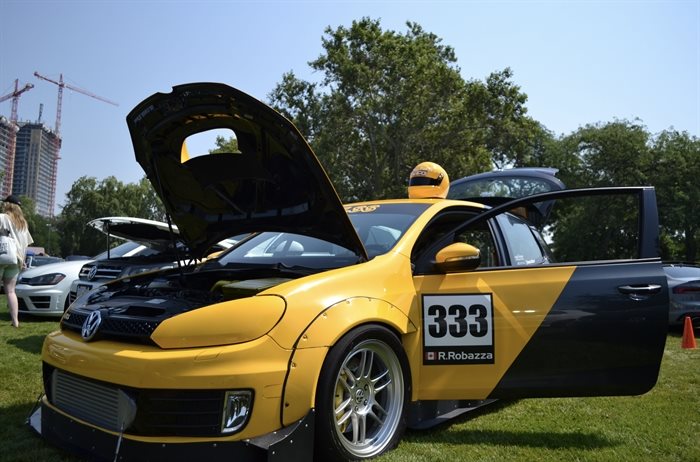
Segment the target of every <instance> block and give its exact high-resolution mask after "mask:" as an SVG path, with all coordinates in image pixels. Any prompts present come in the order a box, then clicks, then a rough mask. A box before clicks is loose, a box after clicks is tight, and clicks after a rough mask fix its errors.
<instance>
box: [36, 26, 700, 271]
mask: <svg viewBox="0 0 700 462" xmlns="http://www.w3.org/2000/svg"><path fill="white" fill-rule="evenodd" d="M321 45H322V48H323V51H322V53H321V54H320V55H319V56H318V57H317V58H316V59H314V60H312V61H310V62H309V63H308V65H309V67H310V69H311V70H312V71H314V72H315V73H316V74H317V75H319V76H320V78H319V79H318V80H317V81H306V80H303V79H300V78H298V77H297V76H296V75H295V74H294V73H293V72H291V71H290V72H287V73H285V74H283V75H282V77H281V81H280V82H279V83H278V84H277V85H276V86H275V87H274V88H273V90H272V91H271V93H270V94H269V103H270V104H271V105H273V106H274V107H275V108H276V109H277V110H278V111H280V112H281V113H282V114H283V115H285V116H286V117H287V118H289V119H290V120H291V121H292V122H293V123H294V124H295V125H296V126H297V127H298V128H299V130H300V131H301V133H302V134H303V135H304V136H305V137H306V138H307V140H308V141H309V143H310V145H311V147H312V148H313V149H314V152H315V153H316V154H317V156H318V158H319V160H320V161H321V163H322V165H323V167H324V168H325V169H326V171H327V172H328V175H329V177H330V179H331V181H332V182H333V184H334V186H335V188H336V190H337V191H338V194H339V195H340V197H341V199H342V200H343V201H345V202H349V201H355V200H366V199H377V198H389V197H405V195H406V185H407V177H408V174H409V173H410V171H411V170H412V168H413V167H414V166H415V165H416V164H418V163H420V162H422V161H433V162H437V163H439V164H440V165H442V166H443V167H444V168H445V169H446V170H447V172H448V173H449V175H450V178H451V179H452V180H454V179H458V178H460V177H462V176H466V175H470V174H474V173H481V172H484V171H489V170H492V169H493V168H498V169H501V168H508V167H523V166H542V167H556V168H558V169H559V170H560V172H559V177H560V178H561V179H562V180H563V181H564V183H565V184H566V185H567V186H568V187H570V188H575V187H595V186H638V185H651V186H654V187H656V190H657V198H658V206H659V207H658V208H659V214H660V221H661V229H662V235H661V247H662V252H663V255H662V256H663V258H665V259H674V260H687V261H695V260H697V259H698V243H699V242H698V241H700V210H698V209H699V208H700V186H699V184H698V181H697V179H698V178H700V140H699V139H698V138H697V137H696V136H691V135H690V134H688V133H687V132H678V131H676V130H674V129H672V128H670V129H668V130H665V131H663V132H661V133H657V134H653V133H650V132H649V130H648V129H647V128H646V127H645V126H644V125H643V123H642V122H641V121H639V120H633V121H629V120H613V121H610V122H596V123H589V124H586V125H583V126H581V127H580V128H578V129H577V130H575V131H573V132H572V133H569V134H562V135H559V136H557V135H555V134H554V133H552V132H551V131H549V130H548V129H547V128H546V127H545V126H544V125H542V124H541V123H540V122H538V121H536V120H534V119H533V118H531V117H530V116H529V115H528V113H527V95H526V94H525V93H524V92H523V91H522V89H521V88H520V87H519V86H518V85H517V84H516V83H515V81H514V73H513V71H512V70H511V69H510V68H505V69H502V70H498V71H494V72H492V73H491V74H489V75H487V76H486V77H485V78H484V79H483V80H479V79H469V80H465V79H464V78H463V77H462V70H461V69H460V67H459V66H458V64H457V55H456V53H455V50H454V49H453V48H452V47H450V46H449V45H446V44H444V43H443V42H442V40H441V39H440V38H439V37H437V36H436V35H435V34H432V33H430V32H427V31H425V30H424V29H423V28H422V27H421V26H420V25H418V24H417V23H414V22H408V23H406V30H405V31H404V32H397V31H393V30H385V29H383V28H382V26H381V24H380V21H379V20H374V19H370V18H362V19H360V20H357V21H353V23H352V24H351V25H350V26H349V27H345V26H338V27H336V28H331V27H328V28H327V29H326V30H325V31H324V34H323V36H322V38H321ZM564 110H570V109H569V108H563V107H562V111H564ZM236 150H237V142H236V140H235V138H230V139H224V138H222V137H217V139H216V141H215V146H214V147H213V148H212V149H211V150H210V151H209V152H210V153H212V154H215V153H219V152H235V151H236ZM27 203H28V207H25V210H26V211H27V212H26V213H27V215H28V218H27V219H28V222H29V224H30V231H31V232H32V233H33V235H34V237H35V241H37V245H44V246H45V247H48V248H49V249H52V251H57V250H58V247H59V240H58V239H59V238H58V236H60V253H61V254H62V255H68V254H72V253H81V254H93V253H97V252H98V251H100V250H103V247H104V245H103V244H102V242H103V241H102V240H101V239H96V235H95V232H94V231H92V230H87V229H86V228H85V223H86V222H87V221H89V220H92V219H94V218H98V217H100V216H110V215H125V216H136V217H143V218H152V219H161V220H162V219H164V211H163V207H162V205H161V204H160V201H159V200H158V199H157V197H156V195H155V193H154V191H153V189H152V188H151V186H150V184H149V183H148V181H147V180H146V179H145V178H144V179H143V180H141V181H140V182H139V183H136V184H123V183H121V182H120V181H118V180H117V179H116V178H113V177H108V178H106V179H104V180H99V181H98V180H97V179H95V178H92V177H82V178H80V179H78V180H77V181H76V182H75V183H74V184H73V187H72V188H71V190H70V192H69V193H68V194H67V197H66V203H65V206H64V208H63V210H62V212H61V214H60V215H59V216H58V217H57V218H56V219H47V218H44V217H40V216H38V215H36V213H34V212H33V209H32V207H31V203H30V202H29V201H28V202H27ZM624 207H625V206H624V205H622V206H621V210H622V209H624ZM600 213H601V214H604V213H607V214H608V215H614V214H611V213H610V210H605V209H604V208H603V209H601V210H600ZM620 213H622V212H620ZM608 218H609V219H610V220H612V221H610V220H609V221H610V223H609V226H608V228H610V229H613V228H614V227H615V216H610V217H608ZM619 218H620V220H619V221H620V222H623V221H625V219H624V217H622V216H621V215H620V217H619ZM562 223H563V224H562V225H561V226H569V227H571V228H572V229H573V228H577V227H585V226H590V225H591V223H588V222H586V221H585V220H584V221H581V220H578V221H574V220H569V221H566V220H562ZM567 223H569V224H567ZM611 243H612V241H611ZM570 244H571V246H570V247H571V252H574V251H578V250H577V249H576V247H577V246H579V243H578V241H577V240H576V239H575V236H574V238H572V240H571V241H570ZM613 244H614V243H613ZM613 244H611V245H613ZM615 245H617V244H615ZM579 247H580V246H579ZM579 250H580V249H579Z"/></svg>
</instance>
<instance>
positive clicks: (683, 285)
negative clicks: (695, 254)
mask: <svg viewBox="0 0 700 462" xmlns="http://www.w3.org/2000/svg"><path fill="white" fill-rule="evenodd" d="M664 271H665V272H666V276H667V277H668V291H669V296H670V300H671V305H670V308H669V319H668V322H669V325H671V326H681V325H683V321H684V320H685V317H686V316H690V318H691V319H692V321H693V325H694V326H695V327H699V326H700V267H699V266H697V265H692V264H685V263H668V264H666V265H664Z"/></svg>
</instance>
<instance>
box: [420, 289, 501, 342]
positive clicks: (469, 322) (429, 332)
mask: <svg viewBox="0 0 700 462" xmlns="http://www.w3.org/2000/svg"><path fill="white" fill-rule="evenodd" d="M423 338H424V345H425V346H428V347H431V346H436V347H437V346H486V345H493V303H492V301H491V294H455V295H425V296H423Z"/></svg>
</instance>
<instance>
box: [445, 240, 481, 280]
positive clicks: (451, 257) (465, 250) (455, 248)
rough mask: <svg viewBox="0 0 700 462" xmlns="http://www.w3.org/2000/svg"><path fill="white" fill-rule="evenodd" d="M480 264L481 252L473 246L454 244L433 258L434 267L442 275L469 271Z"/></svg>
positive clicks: (460, 243)
mask: <svg viewBox="0 0 700 462" xmlns="http://www.w3.org/2000/svg"><path fill="white" fill-rule="evenodd" d="M480 264H481V251H480V250H479V249H477V248H476V247H474V246H473V245H469V244H465V243H463V242H455V243H454V244H450V245H448V246H447V247H444V248H443V249H442V250H440V251H439V252H438V253H437V255H436V256H435V266H436V267H437V269H438V270H439V271H440V272H442V273H457V272H461V271H471V270H473V269H476V268H477V267H478V266H479V265H480Z"/></svg>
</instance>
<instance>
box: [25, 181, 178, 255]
mask: <svg viewBox="0 0 700 462" xmlns="http://www.w3.org/2000/svg"><path fill="white" fill-rule="evenodd" d="M111 216H125V217H138V218H147V219H152V220H164V219H165V211H164V208H163V206H162V204H161V202H160V199H158V197H157V196H156V194H155V191H154V190H153V188H152V187H151V184H150V183H149V182H148V180H147V179H146V178H145V177H144V178H142V179H141V181H139V182H138V183H127V184H124V183H122V182H121V181H119V180H117V179H116V178H114V177H112V176H110V177H107V178H105V179H104V180H101V181H98V180H97V179H96V178H94V177H87V176H83V177H81V178H79V179H78V180H76V181H75V183H73V186H72V187H71V189H70V191H69V192H68V193H67V194H66V204H65V205H64V207H63V209H62V210H61V213H60V215H59V216H58V219H57V225H56V227H57V229H58V231H59V232H60V234H61V243H60V247H61V248H60V250H61V254H62V255H73V254H80V255H95V254H97V253H99V252H101V251H103V250H105V244H104V242H105V240H104V237H103V236H102V234H101V233H99V232H98V231H95V230H93V229H91V228H88V227H87V226H85V225H86V224H87V222H89V221H90V220H94V219H95V218H100V217H111ZM35 240H36V239H35Z"/></svg>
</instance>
